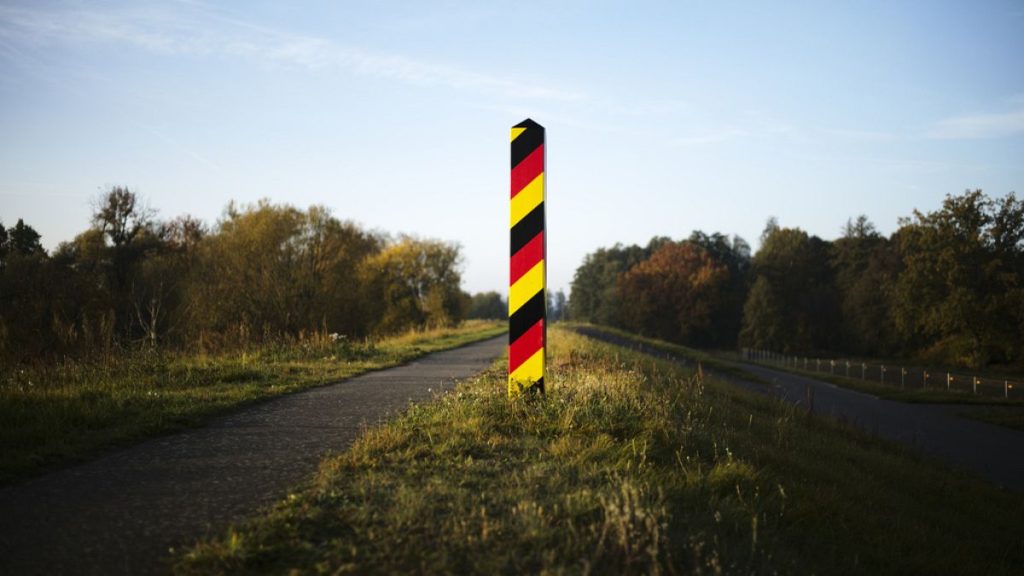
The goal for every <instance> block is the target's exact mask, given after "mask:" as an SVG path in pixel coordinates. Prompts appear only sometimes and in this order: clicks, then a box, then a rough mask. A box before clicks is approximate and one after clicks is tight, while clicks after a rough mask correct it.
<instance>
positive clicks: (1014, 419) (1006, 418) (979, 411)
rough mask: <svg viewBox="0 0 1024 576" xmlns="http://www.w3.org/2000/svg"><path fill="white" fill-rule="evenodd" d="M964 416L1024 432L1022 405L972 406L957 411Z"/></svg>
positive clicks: (1023, 408) (1023, 407)
mask: <svg viewBox="0 0 1024 576" xmlns="http://www.w3.org/2000/svg"><path fill="white" fill-rule="evenodd" d="M958 414H959V415H960V416H963V417H964V418H971V419H974V420H981V421H982V422H988V423H989V424H995V425H997V426H1003V427H1005V428H1013V429H1014V430H1020V431H1022V432H1024V406H972V407H970V408H966V407H965V409H964V410H961V411H960V412H958Z"/></svg>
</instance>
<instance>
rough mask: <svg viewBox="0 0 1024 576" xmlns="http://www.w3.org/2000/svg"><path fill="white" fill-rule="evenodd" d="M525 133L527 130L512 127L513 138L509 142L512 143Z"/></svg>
mask: <svg viewBox="0 0 1024 576" xmlns="http://www.w3.org/2000/svg"><path fill="white" fill-rule="evenodd" d="M523 132H526V128H517V127H515V126H513V127H512V138H511V139H510V140H509V142H511V141H512V140H515V139H516V138H519V135H520V134H522V133H523Z"/></svg>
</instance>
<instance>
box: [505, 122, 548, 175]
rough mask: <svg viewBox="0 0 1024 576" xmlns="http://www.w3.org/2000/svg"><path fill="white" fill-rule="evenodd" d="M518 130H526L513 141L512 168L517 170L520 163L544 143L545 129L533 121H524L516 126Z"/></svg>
mask: <svg viewBox="0 0 1024 576" xmlns="http://www.w3.org/2000/svg"><path fill="white" fill-rule="evenodd" d="M515 127H516V128H526V131H525V132H523V133H522V134H520V135H519V136H518V137H517V138H516V139H515V140H513V141H512V167H513V168H515V167H516V166H518V165H519V163H520V162H522V161H523V160H526V157H527V156H529V155H530V152H533V151H534V150H536V149H537V147H538V146H540V145H541V144H543V143H544V128H543V127H542V126H541V125H540V124H537V123H536V122H534V121H533V120H523V121H522V122H520V123H519V124H516V125H515Z"/></svg>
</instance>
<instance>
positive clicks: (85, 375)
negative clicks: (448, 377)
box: [0, 321, 505, 482]
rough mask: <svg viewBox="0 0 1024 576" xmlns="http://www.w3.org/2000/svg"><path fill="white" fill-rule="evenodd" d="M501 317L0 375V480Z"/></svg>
mask: <svg viewBox="0 0 1024 576" xmlns="http://www.w3.org/2000/svg"><path fill="white" fill-rule="evenodd" d="M504 330H505V326H504V325H503V324H502V323H499V322H479V321H471V322H467V323H465V324H463V325H462V326H461V327H459V328H453V329H440V330H433V331H420V332H409V333H406V334H403V335H400V336H396V337H392V338H388V339H384V340H380V341H372V340H367V341H360V342H349V341H346V340H344V339H338V338H332V337H331V336H330V335H326V334H313V335H311V336H308V337H306V338H303V339H299V340H295V341H290V342H282V343H279V344H276V345H265V346H260V347H256V348H252V349H249V350H246V351H242V352H235V353H230V354H219V355H195V354H187V355H186V354H171V353H161V352H155V351H154V352H138V353H133V354H128V355H124V356H113V357H110V358H107V359H101V360H96V361H92V362H72V361H69V362H67V363H64V364H62V365H59V366H46V367H43V366H40V367H38V368H17V369H10V370H7V371H6V372H4V373H0V453H2V454H3V457H2V458H0V482H4V481H8V482H9V481H12V480H17V479H19V478H23V477H25V476H27V475H29V474H33V473H37V472H39V471H41V470H45V469H47V468H48V467H52V466H56V465H61V464H66V463H68V462H72V461H75V460H80V459H83V458H87V457H90V456H94V455H95V454H96V453H97V452H98V451H100V450H102V449H104V448H109V447H111V446H116V445H121V444H125V443H128V442H132V441H137V440H138V439H139V438H142V437H146V436H152V435H155V434H159V433H165V432H168V431H171V430H175V429H180V428H182V427H187V426H194V425H197V424H200V423H202V422H203V421H204V420H205V419H207V418H209V417H211V416H213V415H215V414H218V413H223V412H224V411H226V410H229V409H231V408H234V407H237V406H240V405H242V404H245V403H249V402H253V401H256V400H261V399H266V398H270V397H272V396H276V395H280V394H284V393H287V392H291V391H294V390H299V389H302V388H307V387H310V386H317V385H321V384H325V383H328V382H335V381H337V380H341V379H343V378H347V377H350V376H353V375H356V374H360V373H363V372H366V371H369V370H375V369H379V368H384V367H387V366H394V365H396V364H400V363H403V362H407V361H409V360H411V359H413V358H415V357H417V356H421V355H423V354H427V353H429V352H434V351H437V350H443V349H446V348H454V347H456V346H460V345H462V344H465V343H468V342H471V341H475V340H481V339H484V338H487V337H490V336H496V335H498V334H500V333H502V332H503V331H504Z"/></svg>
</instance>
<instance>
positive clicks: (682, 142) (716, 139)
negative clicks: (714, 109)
mask: <svg viewBox="0 0 1024 576" xmlns="http://www.w3.org/2000/svg"><path fill="white" fill-rule="evenodd" d="M745 134H747V131H746V130H740V129H739V128H723V129H721V130H715V131H713V132H706V133H703V134H691V135H686V136H678V137H676V138H672V139H671V140H670V141H669V143H670V144H671V145H673V146H709V145H713V144H721V143H723V142H728V141H730V140H735V139H736V138H739V137H741V136H743V135H745Z"/></svg>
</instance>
